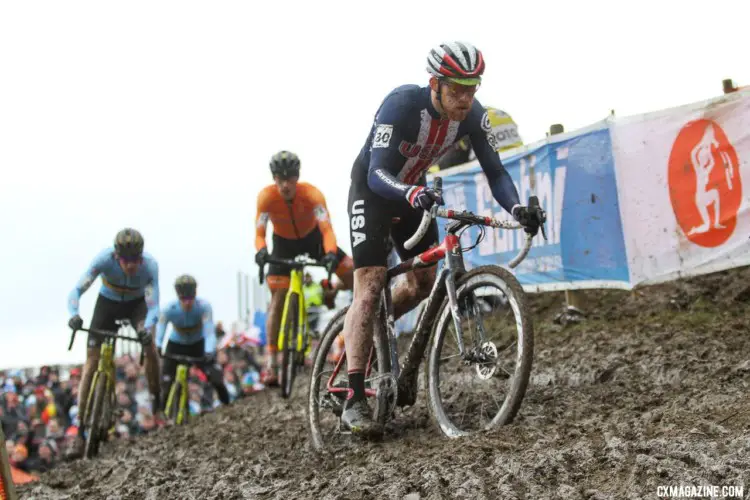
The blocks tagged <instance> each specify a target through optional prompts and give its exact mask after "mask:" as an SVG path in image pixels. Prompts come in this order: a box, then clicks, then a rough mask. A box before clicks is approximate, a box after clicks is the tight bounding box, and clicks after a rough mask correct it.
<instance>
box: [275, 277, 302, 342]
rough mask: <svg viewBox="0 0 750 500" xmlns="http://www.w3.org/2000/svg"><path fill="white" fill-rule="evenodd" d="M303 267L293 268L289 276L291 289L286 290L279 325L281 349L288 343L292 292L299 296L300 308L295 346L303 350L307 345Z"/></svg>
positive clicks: (298, 305)
mask: <svg viewBox="0 0 750 500" xmlns="http://www.w3.org/2000/svg"><path fill="white" fill-rule="evenodd" d="M302 271H303V270H302V269H301V268H299V269H298V268H292V270H291V273H290V278H289V290H287V292H286V298H285V299H284V312H283V313H282V315H281V325H280V327H279V339H278V342H277V346H278V349H279V351H281V350H283V349H284V346H285V345H286V344H285V342H286V331H285V330H286V328H285V327H286V322H287V316H288V315H289V303H290V302H291V299H292V294H294V293H296V294H297V296H298V297H299V300H298V301H297V308H298V313H299V314H298V316H297V318H299V322H298V324H297V332H296V336H297V345H296V347H295V350H296V351H298V352H299V351H302V349H303V348H304V346H305V340H306V339H305V334H306V333H307V330H308V328H307V327H308V324H307V309H306V308H305V294H304V292H303V291H302Z"/></svg>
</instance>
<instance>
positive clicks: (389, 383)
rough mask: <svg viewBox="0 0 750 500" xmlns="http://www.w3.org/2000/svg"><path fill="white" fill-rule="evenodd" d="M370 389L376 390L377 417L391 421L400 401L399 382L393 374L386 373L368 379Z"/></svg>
mask: <svg viewBox="0 0 750 500" xmlns="http://www.w3.org/2000/svg"><path fill="white" fill-rule="evenodd" d="M368 382H369V385H370V387H373V388H375V390H376V391H377V392H376V394H375V415H376V416H381V418H383V419H384V421H386V420H390V418H391V417H392V416H393V413H394V412H395V411H396V403H397V401H398V380H396V377H394V376H393V374H392V373H384V374H382V375H378V376H376V377H372V378H370V379H368Z"/></svg>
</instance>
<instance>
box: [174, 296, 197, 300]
mask: <svg viewBox="0 0 750 500" xmlns="http://www.w3.org/2000/svg"><path fill="white" fill-rule="evenodd" d="M177 297H178V298H179V299H180V300H182V301H188V300H195V295H178V296H177Z"/></svg>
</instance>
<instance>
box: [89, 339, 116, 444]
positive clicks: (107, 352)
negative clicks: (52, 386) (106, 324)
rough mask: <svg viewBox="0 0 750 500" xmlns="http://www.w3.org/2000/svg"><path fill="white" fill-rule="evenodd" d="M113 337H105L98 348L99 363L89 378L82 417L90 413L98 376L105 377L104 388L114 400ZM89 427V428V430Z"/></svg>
mask: <svg viewBox="0 0 750 500" xmlns="http://www.w3.org/2000/svg"><path fill="white" fill-rule="evenodd" d="M114 352H115V339H106V340H105V341H104V342H102V345H101V349H100V350H99V364H98V366H97V368H96V371H95V372H94V376H93V377H92V378H91V385H90V386H89V393H88V397H87V398H86V411H85V412H84V417H85V418H88V416H89V415H91V411H92V405H93V404H94V391H95V390H96V383H97V382H98V381H99V377H105V379H106V382H105V386H104V387H105V390H106V392H107V394H108V395H109V396H110V400H112V401H114V398H115V361H114V356H113V355H114ZM84 424H85V422H84ZM90 431H91V429H89V432H90Z"/></svg>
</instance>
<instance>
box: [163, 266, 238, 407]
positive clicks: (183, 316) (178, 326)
mask: <svg viewBox="0 0 750 500" xmlns="http://www.w3.org/2000/svg"><path fill="white" fill-rule="evenodd" d="M197 288H198V283H197V282H196V281H195V278H193V277H192V276H190V275H187V274H184V275H182V276H179V277H178V278H177V279H176V280H175V282H174V289H175V291H176V292H177V298H178V300H175V301H174V302H171V303H170V304H169V305H168V306H167V307H166V308H165V309H164V311H163V312H162V314H161V317H160V318H159V323H158V324H157V327H156V346H157V347H158V348H159V349H161V345H162V342H163V341H164V336H165V335H166V333H167V325H168V324H169V323H172V333H171V334H170V336H169V341H168V342H167V347H166V348H165V349H164V351H165V352H166V353H168V354H176V355H181V356H190V357H194V358H203V362H202V363H199V364H198V368H200V369H201V370H202V371H203V373H205V374H206V377H208V381H209V382H211V385H213V386H214V389H216V392H217V393H218V395H219V400H220V401H221V402H222V403H223V404H225V405H228V404H229V391H227V387H226V386H225V385H224V374H223V372H222V371H221V367H220V366H219V365H218V364H217V363H216V331H215V329H214V320H213V311H212V309H211V304H209V303H208V302H207V301H206V300H204V299H201V298H199V297H197V296H196V290H197ZM176 371H177V362H176V361H174V360H171V359H169V358H165V359H164V363H163V365H162V371H161V375H162V378H161V381H162V385H161V392H162V395H163V396H164V400H163V402H162V410H164V409H166V404H167V397H168V395H169V386H171V385H172V381H173V380H174V376H175V373H176Z"/></svg>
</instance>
